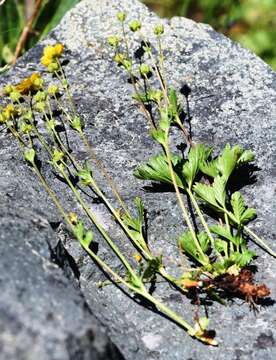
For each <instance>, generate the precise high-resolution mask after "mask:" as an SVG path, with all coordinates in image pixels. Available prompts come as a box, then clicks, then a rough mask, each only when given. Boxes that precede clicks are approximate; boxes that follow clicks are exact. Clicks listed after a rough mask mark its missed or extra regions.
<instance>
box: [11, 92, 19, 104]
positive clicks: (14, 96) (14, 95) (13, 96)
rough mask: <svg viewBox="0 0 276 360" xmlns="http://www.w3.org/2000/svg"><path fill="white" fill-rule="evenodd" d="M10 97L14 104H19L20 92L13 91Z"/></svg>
mask: <svg viewBox="0 0 276 360" xmlns="http://www.w3.org/2000/svg"><path fill="white" fill-rule="evenodd" d="M9 96H10V99H11V100H12V101H13V102H18V101H19V99H20V98H21V94H20V92H18V91H16V90H13V91H11V92H10V95H9Z"/></svg>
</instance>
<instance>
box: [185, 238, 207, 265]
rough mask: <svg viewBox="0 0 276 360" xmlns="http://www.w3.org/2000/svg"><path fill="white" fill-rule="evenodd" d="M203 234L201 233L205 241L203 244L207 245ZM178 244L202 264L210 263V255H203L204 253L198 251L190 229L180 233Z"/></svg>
mask: <svg viewBox="0 0 276 360" xmlns="http://www.w3.org/2000/svg"><path fill="white" fill-rule="evenodd" d="M203 236H204V235H201V241H202V242H203V246H206V243H204V238H203ZM178 244H179V246H180V248H181V249H182V250H183V251H184V252H186V253H187V254H189V255H190V256H191V257H192V258H193V259H194V260H196V261H198V262H199V263H200V264H201V265H203V266H206V265H207V264H208V263H209V258H208V256H202V254H201V253H200V252H199V251H198V249H197V247H196V245H195V242H194V239H193V236H192V234H191V233H190V231H185V232H184V233H183V234H182V235H180V237H179V239H178Z"/></svg>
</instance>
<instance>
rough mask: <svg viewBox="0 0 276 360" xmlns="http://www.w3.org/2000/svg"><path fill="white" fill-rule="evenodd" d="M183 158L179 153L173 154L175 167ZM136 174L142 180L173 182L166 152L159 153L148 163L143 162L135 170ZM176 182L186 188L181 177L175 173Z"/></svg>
mask: <svg viewBox="0 0 276 360" xmlns="http://www.w3.org/2000/svg"><path fill="white" fill-rule="evenodd" d="M181 161H182V159H181V158H180V156H178V155H172V164H173V167H174V168H177V167H179V166H180V163H181ZM134 176H136V177H137V178H138V179H142V180H152V181H159V182H162V183H166V184H172V180H171V174H170V170H169V166H168V163H167V160H166V158H165V155H164V154H159V155H157V156H154V157H152V158H150V159H149V161H148V162H147V163H146V164H142V165H140V166H138V167H137V169H136V170H135V171H134ZM175 178H176V183H177V185H178V186H179V187H180V188H182V189H183V188H184V186H183V182H182V181H181V179H180V177H179V176H178V175H177V173H175Z"/></svg>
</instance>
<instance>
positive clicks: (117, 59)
mask: <svg viewBox="0 0 276 360" xmlns="http://www.w3.org/2000/svg"><path fill="white" fill-rule="evenodd" d="M124 60H125V57H124V54H121V53H117V54H116V55H115V56H114V61H115V62H116V63H118V64H119V65H121V64H122V63H123V62H124Z"/></svg>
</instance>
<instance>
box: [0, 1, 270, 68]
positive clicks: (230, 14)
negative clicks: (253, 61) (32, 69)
mask: <svg viewBox="0 0 276 360" xmlns="http://www.w3.org/2000/svg"><path fill="white" fill-rule="evenodd" d="M36 1H38V0H5V1H4V3H3V4H2V5H1V6H0V19H1V20H0V67H1V66H4V65H5V64H6V63H10V62H11V61H12V60H13V57H14V53H15V48H16V45H17V43H18V40H19V38H20V34H21V33H22V30H23V28H24V26H25V25H26V22H27V19H29V17H30V16H31V13H32V9H33V8H34V5H35V3H36ZM79 1H80V0H41V1H40V3H41V4H40V6H39V12H38V15H37V16H36V18H35V19H34V22H33V25H32V29H31V31H30V32H29V33H28V37H27V40H26V43H25V45H24V48H23V49H22V51H21V53H22V52H24V51H25V50H26V49H28V48H30V47H31V46H33V45H34V44H35V43H36V42H37V41H38V40H39V39H41V38H42V37H43V36H45V35H46V34H47V33H48V32H49V31H50V30H51V29H52V28H53V27H54V26H55V25H57V24H58V22H59V21H60V19H61V18H62V16H63V15H64V14H65V12H66V11H67V10H69V9H70V8H71V7H72V6H74V5H75V4H77V3H78V2H79ZM141 1H143V2H144V3H145V4H146V5H148V6H149V7H150V8H151V9H153V10H154V11H156V12H157V13H158V14H159V15H160V16H163V17H172V16H175V15H179V16H186V17H188V18H191V19H194V20H196V21H200V22H205V23H208V24H210V25H211V26H213V27H214V28H215V29H216V30H217V31H220V32H222V33H224V34H225V35H227V36H229V37H230V38H232V39H234V40H236V41H239V42H240V43H242V44H243V45H244V46H245V47H248V48H249V49H251V50H252V51H254V52H255V53H256V54H257V55H259V56H260V57H261V58H263V60H264V61H266V62H267V63H268V64H270V65H271V66H272V67H273V68H274V69H275V70H276V47H275V46H274V42H275V38H276V0H141ZM0 2H1V1H0Z"/></svg>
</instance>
